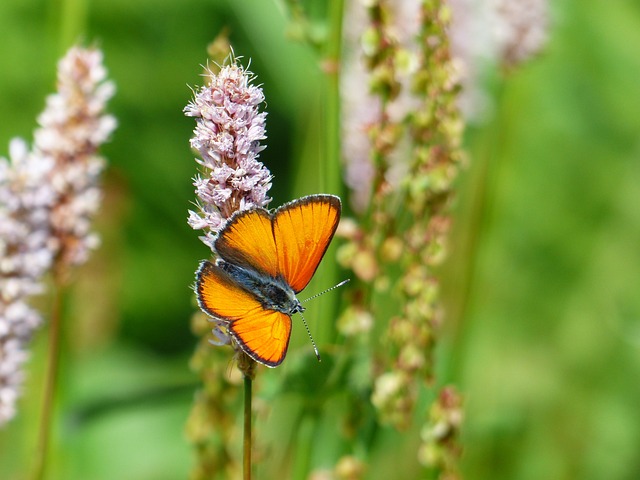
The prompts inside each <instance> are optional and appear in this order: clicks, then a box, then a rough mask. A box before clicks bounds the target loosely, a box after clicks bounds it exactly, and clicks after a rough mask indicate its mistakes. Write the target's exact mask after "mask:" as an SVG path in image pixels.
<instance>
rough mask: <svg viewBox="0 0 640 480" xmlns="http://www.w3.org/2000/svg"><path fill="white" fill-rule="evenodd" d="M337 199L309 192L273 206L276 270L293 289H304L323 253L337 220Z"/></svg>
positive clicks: (338, 215)
mask: <svg viewBox="0 0 640 480" xmlns="http://www.w3.org/2000/svg"><path fill="white" fill-rule="evenodd" d="M340 211H341V204H340V199H339V198H338V197H336V196H333V195H311V196H308V197H302V198H300V199H298V200H294V201H293V202H290V203H287V204H285V205H283V206H282V207H280V208H279V209H278V210H276V212H275V214H274V219H273V224H274V225H273V233H274V236H275V244H276V251H277V260H278V273H280V275H281V276H282V277H283V278H284V280H285V281H286V282H287V283H288V284H289V285H290V286H291V288H292V289H293V291H294V292H295V293H298V292H300V291H302V289H304V288H305V287H306V286H307V284H308V283H309V281H310V280H311V277H313V274H314V273H315V271H316V269H317V268H318V265H319V264H320V260H322V257H323V256H324V254H325V252H326V251H327V248H328V247H329V243H330V242H331V239H332V238H333V234H334V233H335V231H336V228H337V227H338V221H339V220H340Z"/></svg>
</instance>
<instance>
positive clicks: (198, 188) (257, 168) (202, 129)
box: [184, 57, 271, 478]
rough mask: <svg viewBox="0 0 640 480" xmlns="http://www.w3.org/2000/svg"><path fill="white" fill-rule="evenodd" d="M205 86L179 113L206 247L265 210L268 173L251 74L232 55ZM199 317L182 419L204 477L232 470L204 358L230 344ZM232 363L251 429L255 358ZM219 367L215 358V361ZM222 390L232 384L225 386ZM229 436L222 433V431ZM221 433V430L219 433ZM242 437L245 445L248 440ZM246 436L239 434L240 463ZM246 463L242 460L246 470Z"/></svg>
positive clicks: (217, 326)
mask: <svg viewBox="0 0 640 480" xmlns="http://www.w3.org/2000/svg"><path fill="white" fill-rule="evenodd" d="M205 78H206V84H205V85H204V86H202V87H200V88H198V89H196V91H195V97H194V99H193V100H192V101H191V102H190V103H189V104H188V105H187V106H186V107H185V109H184V113H185V115H187V116H189V117H193V118H195V119H196V127H195V129H194V135H193V137H192V138H191V142H190V143H191V147H192V148H193V149H194V150H195V151H196V152H198V154H199V157H200V158H197V159H196V162H197V163H198V165H199V166H200V168H201V172H200V173H199V174H197V175H196V176H195V177H194V180H193V185H194V186H195V193H196V197H197V200H196V203H195V206H196V208H195V210H191V211H189V217H188V223H189V225H190V226H191V227H192V228H193V229H194V230H200V231H202V236H201V237H200V239H201V240H202V242H203V243H204V244H205V245H207V246H208V247H209V248H210V249H212V251H213V241H214V240H215V238H216V234H217V232H218V231H219V230H220V229H221V228H222V227H223V226H224V224H225V222H226V220H227V219H228V218H229V217H230V216H231V215H232V214H233V213H234V212H236V211H238V210H245V209H249V208H253V207H264V206H266V205H267V204H268V203H269V201H270V200H271V199H270V198H269V197H268V196H267V192H268V190H269V188H271V174H270V173H269V170H268V169H267V168H266V167H265V166H264V165H263V164H262V163H261V162H260V161H258V157H259V154H260V152H261V151H262V150H263V149H264V146H263V145H261V144H260V142H261V141H262V140H264V139H265V138H266V134H265V118H266V115H267V114H266V112H261V111H260V105H261V104H262V102H264V94H263V92H262V89H261V88H260V87H259V86H256V85H253V84H252V81H253V79H254V77H253V75H252V74H251V72H249V71H247V70H245V68H244V67H243V66H242V65H240V64H238V63H237V61H236V59H235V58H233V57H231V59H230V61H229V62H228V63H227V64H225V65H224V66H222V67H221V68H220V70H219V72H217V73H214V71H212V69H211V68H208V69H207V71H206V73H205ZM201 320H202V317H198V321H196V331H198V332H199V333H200V334H205V335H204V336H203V338H202V340H201V342H200V345H199V347H198V349H197V351H196V354H195V355H194V358H193V361H192V364H193V366H194V368H195V369H196V370H198V371H199V373H200V375H201V376H202V379H203V382H204V388H203V390H202V391H201V392H200V393H199V394H198V395H197V397H196V403H195V405H194V408H193V411H192V414H191V418H190V421H189V426H188V431H189V435H190V437H191V439H192V441H193V443H194V444H195V446H196V448H197V451H198V453H199V461H198V464H197V466H196V469H195V470H194V472H193V476H194V478H211V475H212V473H213V472H215V471H220V470H223V471H227V472H228V474H229V475H232V474H233V472H234V468H235V466H234V465H233V464H232V463H231V462H229V461H228V459H227V460H225V459H226V458H227V455H225V454H224V453H222V452H221V451H220V450H219V449H217V448H215V435H214V432H215V431H216V430H217V431H218V435H220V432H221V431H223V432H224V431H225V426H227V427H228V428H229V430H231V429H232V428H233V423H229V422H227V421H225V418H224V415H225V409H224V408H223V407H222V406H221V405H220V400H221V398H222V399H223V398H225V397H228V395H226V393H228V392H225V391H221V389H222V390H224V389H225V386H221V384H220V383H219V381H218V380H219V379H218V378H216V375H215V372H216V371H218V373H222V371H220V370H219V365H216V364H215V362H212V361H211V360H210V359H211V357H212V355H214V354H213V352H212V349H211V345H210V343H216V344H224V343H229V342H230V340H229V337H228V336H227V335H226V331H225V329H224V326H223V325H222V324H221V323H219V322H217V321H216V320H215V319H207V322H206V323H208V321H211V322H212V324H213V326H214V328H213V334H214V336H215V339H214V340H212V339H210V336H209V335H208V332H209V329H208V328H207V327H206V323H205V324H204V325H205V326H203V324H202V322H201ZM237 359H238V366H239V368H240V369H241V370H242V372H243V373H244V376H245V389H246V390H247V391H248V392H249V397H247V396H245V428H247V426H250V414H251V411H250V409H251V403H250V385H251V383H250V382H251V379H252V377H253V374H254V367H255V362H253V360H251V359H249V357H247V356H246V355H245V354H244V353H242V351H241V350H239V349H238V350H237ZM218 363H219V364H220V362H218ZM228 387H229V389H233V387H232V386H230V385H228ZM227 433H228V431H227ZM223 435H224V433H223ZM246 442H249V443H248V444H247V443H246ZM247 448H248V449H250V433H249V437H248V438H247V436H246V435H245V462H246V461H247V454H248V452H247ZM247 468H249V471H250V465H249V466H248V467H247V465H246V464H245V473H246V472H247Z"/></svg>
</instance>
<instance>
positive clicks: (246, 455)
mask: <svg viewBox="0 0 640 480" xmlns="http://www.w3.org/2000/svg"><path fill="white" fill-rule="evenodd" d="M252 386H253V380H252V379H251V376H250V375H245V376H244V439H243V447H244V448H243V455H242V471H243V475H242V478H243V479H244V480H251V390H252Z"/></svg>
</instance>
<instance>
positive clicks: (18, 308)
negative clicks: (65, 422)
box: [0, 47, 116, 478]
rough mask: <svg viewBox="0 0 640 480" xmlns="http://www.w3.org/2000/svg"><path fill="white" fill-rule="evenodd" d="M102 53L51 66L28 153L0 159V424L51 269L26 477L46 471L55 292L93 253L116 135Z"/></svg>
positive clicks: (16, 146) (57, 313)
mask: <svg viewBox="0 0 640 480" xmlns="http://www.w3.org/2000/svg"><path fill="white" fill-rule="evenodd" d="M102 60H103V57H102V52H101V51H100V50H98V49H96V48H81V47H72V48H71V49H70V50H69V51H68V52H67V54H66V55H65V56H64V57H63V58H62V59H61V60H60V62H59V63H58V76H57V91H56V92H55V93H54V94H52V95H50V96H49V97H48V98H47V101H46V108H45V110H44V111H43V112H42V113H41V114H40V116H39V117H38V123H39V128H37V129H36V130H35V132H34V143H33V147H32V148H31V149H29V147H28V145H27V144H26V142H24V141H23V140H21V139H14V140H13V141H12V142H11V145H10V158H9V160H7V159H4V158H2V159H0V425H2V424H3V423H5V422H7V421H8V420H10V419H11V418H12V417H13V416H14V415H15V410H16V408H15V405H16V400H17V398H18V396H19V394H20V389H21V382H22V379H23V377H24V374H23V372H22V366H23V363H24V362H25V361H26V359H27V357H28V353H27V352H28V342H29V340H30V338H31V336H32V335H33V332H34V330H35V328H36V327H37V326H38V325H40V323H41V316H40V313H39V312H38V311H37V310H35V309H34V308H33V307H31V306H30V305H29V301H30V299H31V297H32V296H33V295H35V294H38V293H41V292H42V291H43V290H44V286H43V285H44V277H45V275H46V274H47V273H48V272H49V271H50V270H52V271H53V274H54V275H53V277H54V287H55V295H54V304H53V307H52V312H51V317H50V323H49V344H48V352H47V373H46V385H45V388H44V400H43V407H42V415H41V420H40V433H39V437H38V449H37V452H36V456H35V458H34V462H33V474H34V478H40V477H41V476H42V474H43V472H44V466H45V460H46V456H47V450H48V441H49V432H50V430H51V428H50V427H51V419H52V415H53V405H54V395H55V390H56V379H57V372H58V356H59V348H60V330H61V320H62V319H61V315H62V307H61V299H62V297H63V293H62V290H63V289H64V287H65V286H66V284H67V281H68V273H69V269H70V268H71V267H73V266H77V265H80V264H82V263H84V262H85V261H86V260H87V259H88V256H89V253H90V251H91V250H92V249H93V248H95V247H96V246H97V245H98V243H99V242H98V236H97V235H96V234H95V233H94V232H92V230H91V221H92V218H93V216H94V215H95V213H96V212H97V210H98V207H99V205H100V199H101V193H100V188H99V186H98V180H99V177H100V174H101V172H102V170H103V169H104V165H105V161H104V159H103V158H102V157H101V156H100V155H99V153H98V150H99V147H100V146H101V145H102V144H103V143H104V142H106V141H107V140H108V138H109V137H110V135H111V133H112V132H113V130H114V129H115V126H116V120H115V118H114V117H113V116H111V115H108V114H105V113H104V110H105V107H106V103H107V101H108V100H109V99H110V98H111V97H112V96H113V94H114V92H115V87H114V85H113V83H112V82H110V81H108V80H106V70H105V68H104V66H103V63H102Z"/></svg>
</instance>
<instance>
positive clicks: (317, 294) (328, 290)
mask: <svg viewBox="0 0 640 480" xmlns="http://www.w3.org/2000/svg"><path fill="white" fill-rule="evenodd" d="M349 280H351V279H350V278H347V279H346V280H343V281H341V282H340V283H339V284H337V285H334V286H333V287H329V288H327V289H326V290H323V291H322V292H320V293H316V294H315V295H312V296H311V297H309V298H305V299H304V300H302V303H304V302H308V301H309V300H313V299H314V298H317V297H319V296H320V295H324V294H325V293H327V292H330V291H331V290H335V289H336V288H338V287H341V286H343V285H344V284H345V283H347V282H349Z"/></svg>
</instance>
